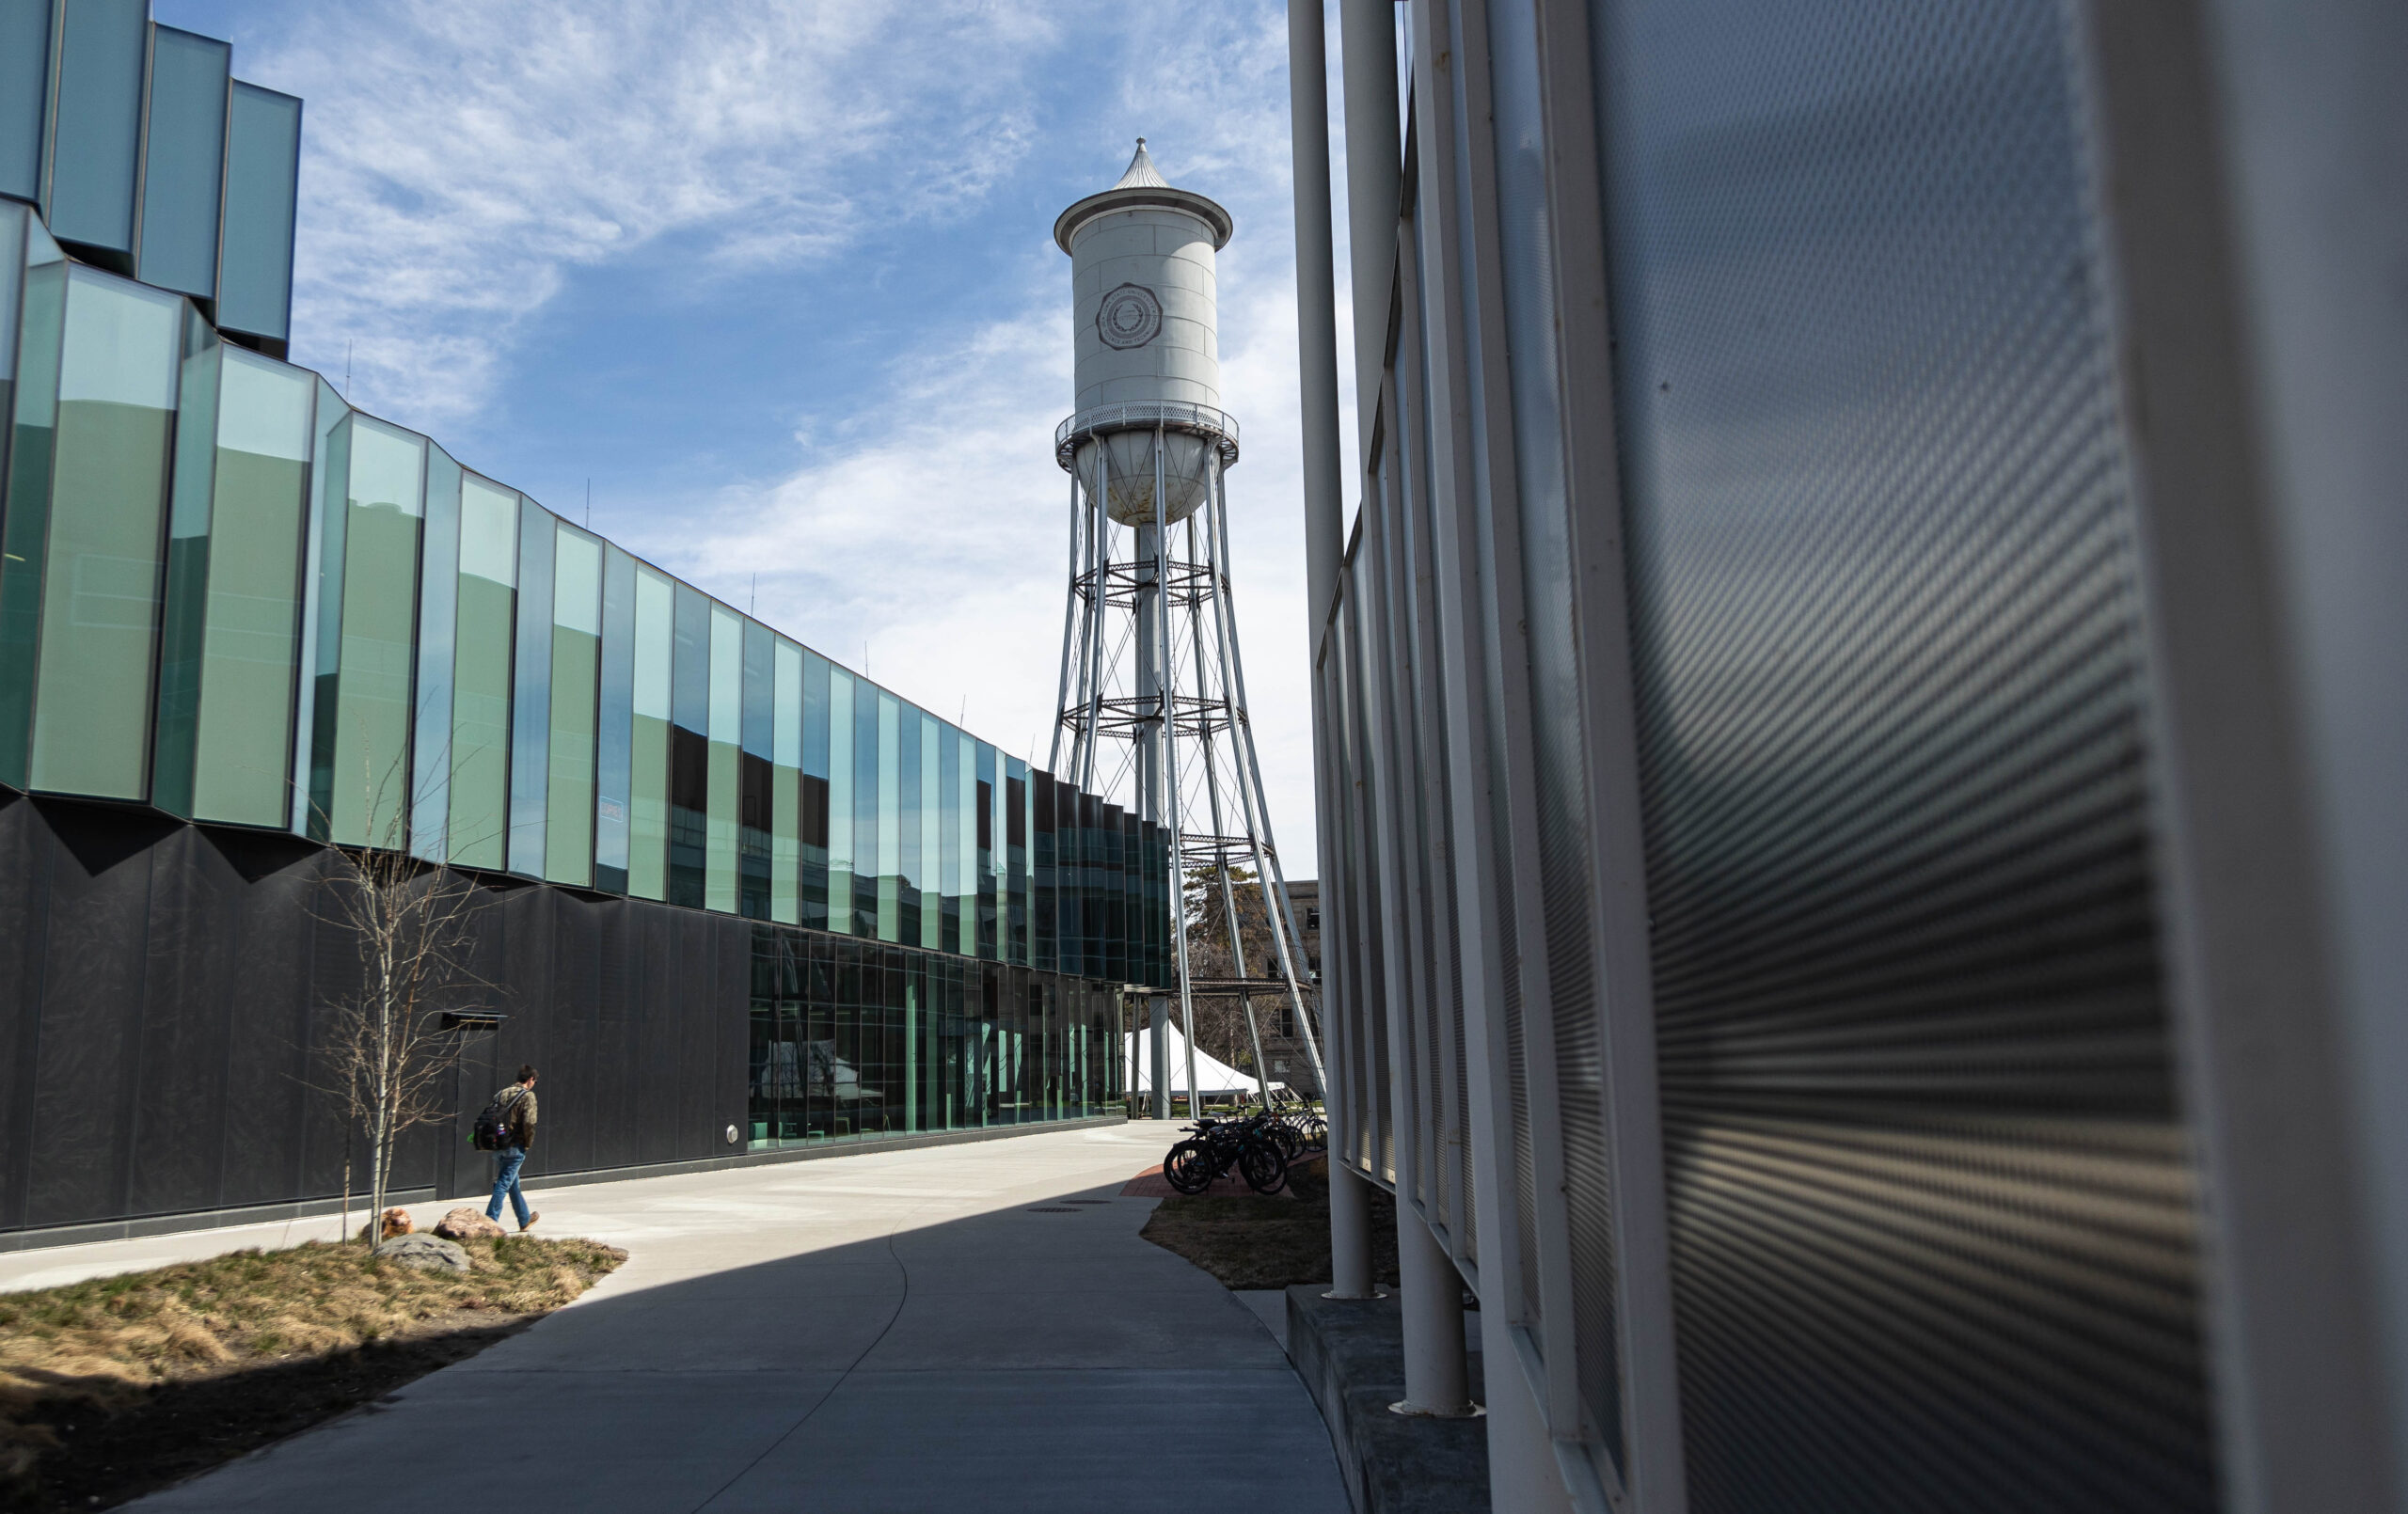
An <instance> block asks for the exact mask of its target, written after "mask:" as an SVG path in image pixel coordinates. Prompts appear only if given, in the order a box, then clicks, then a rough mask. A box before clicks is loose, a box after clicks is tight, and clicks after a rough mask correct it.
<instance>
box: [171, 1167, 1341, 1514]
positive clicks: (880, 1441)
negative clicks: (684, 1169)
mask: <svg viewBox="0 0 2408 1514" xmlns="http://www.w3.org/2000/svg"><path fill="white" fill-rule="evenodd" d="M1164 1129H1165V1128H1164V1127H1162V1126H1158V1125H1153V1124H1148V1123H1141V1124H1136V1125H1131V1126H1123V1127H1111V1128H1103V1129H1088V1130H1079V1131H1064V1132H1054V1133H1047V1134H1040V1135H1031V1136H1025V1137H1021V1138H1017V1139H1013V1140H1008V1141H999V1142H992V1143H982V1144H978V1145H965V1146H943V1147H936V1148H932V1149H926V1150H920V1151H904V1152H892V1153H872V1154H865V1155H863V1156H861V1157H857V1158H851V1159H845V1160H841V1161H820V1162H806V1163H799V1164H795V1165H791V1166H779V1167H760V1168H750V1169H742V1170H738V1171H734V1172H723V1173H713V1174H708V1175H702V1176H696V1177H668V1178H651V1179H645V1180H642V1181H640V1182H630V1183H618V1184H594V1185H590V1186H584V1187H577V1188H567V1189H558V1190H553V1191H548V1192H546V1193H543V1194H541V1195H540V1197H538V1198H537V1206H538V1207H539V1208H541V1209H542V1210H543V1214H544V1219H543V1222H542V1224H541V1225H540V1227H539V1229H540V1231H541V1233H544V1234H548V1235H554V1236H561V1235H584V1236H592V1237H594V1238H599V1239H603V1240H608V1241H610V1242H611V1243H612V1244H614V1245H620V1246H625V1247H626V1248H627V1249H628V1250H629V1252H630V1253H632V1256H631V1259H630V1260H629V1261H628V1263H627V1265H626V1266H625V1267H623V1268H621V1269H620V1270H618V1271H617V1272H616V1273H614V1274H612V1275H611V1276H610V1277H609V1278H607V1279H605V1280H604V1281H603V1282H602V1283H601V1284H600V1285H598V1286H596V1287H595V1288H594V1290H593V1291H592V1292H590V1293H588V1294H587V1295H586V1296H585V1298H583V1299H581V1300H579V1301H578V1302H577V1303H575V1304H573V1305H571V1306H570V1307H568V1308H566V1309H563V1310H562V1311H561V1312H560V1313H558V1314H556V1315H554V1316H552V1317H550V1318H548V1319H546V1320H544V1321H543V1322H542V1323H540V1324H538V1325H536V1326H535V1327H534V1328H533V1329H531V1330H530V1331H528V1332H527V1333H524V1334H522V1335H518V1336H516V1337H515V1338H513V1339H511V1340H508V1341H505V1342H503V1343H502V1344H501V1345H499V1346H497V1347H495V1348H492V1349H491V1350H488V1351H486V1352H485V1353H484V1354H483V1355H481V1356H478V1357H476V1358H474V1359H472V1360H470V1361H467V1362H464V1363H462V1364H459V1365H457V1366H454V1367H451V1368H449V1369H447V1370H445V1371H442V1372H438V1373H436V1374H434V1375H433V1376H431V1377H426V1378H421V1379H420V1380H418V1381H417V1382H414V1383H412V1384H410V1385H409V1386H408V1387H406V1388H404V1389H402V1390H401V1391H400V1392H398V1393H396V1394H394V1395H392V1396H390V1397H388V1398H387V1399H385V1400H383V1401H381V1402H380V1403H378V1404H377V1405H374V1406H372V1407H371V1408H369V1409H367V1410H363V1411H357V1412H355V1413H353V1414H350V1415H347V1416H345V1417H344V1418H341V1419H340V1420H336V1421H334V1422H333V1423H331V1424H328V1425H325V1426H322V1427H319V1428H317V1429H315V1430H311V1431H309V1432H308V1433H306V1434H303V1435H300V1436H296V1437H294V1438H293V1440H291V1441H287V1442H285V1443H282V1444H280V1445H277V1446H273V1447H270V1448H269V1449H267V1450H265V1451H262V1452H261V1453H259V1454H258V1455H255V1456H252V1457H249V1458H246V1459H244V1460H241V1461H237V1462H234V1463H232V1464H231V1465H230V1466H227V1467H224V1468H221V1469H220V1470H218V1471H217V1472H214V1473H212V1474H210V1475H207V1476H205V1477H202V1478H199V1479H198V1480H196V1481H194V1482H191V1483H187V1484H185V1485H184V1486H182V1487H181V1488H177V1489H172V1490H168V1491H166V1492H165V1493H161V1494H157V1495H155V1496H153V1497H151V1498H149V1499H146V1500H143V1501H142V1502H141V1503H139V1504H138V1505H136V1507H140V1508H144V1509H158V1510H170V1509H172V1510H201V1509H210V1510H218V1509H276V1510H282V1509H294V1510H300V1509H310V1510H315V1509H325V1508H344V1509H349V1510H356V1511H363V1514H364V1511H369V1510H378V1509H394V1510H404V1509H407V1510H412V1511H416V1510H419V1509H422V1508H424V1507H425V1506H426V1505H427V1503H428V1500H429V1499H430V1498H436V1499H439V1500H441V1501H443V1502H446V1503H451V1502H456V1501H458V1500H459V1499H461V1498H463V1497H467V1496H474V1495H478V1494H490V1495H491V1496H492V1497H494V1498H495V1499H498V1500H501V1501H503V1502H504V1503H506V1505H507V1506H510V1507H512V1508H513V1509H514V1510H520V1511H525V1514H539V1511H548V1510H562V1511H568V1510H579V1511H589V1510H644V1511H649V1510H679V1511H699V1510H703V1509H709V1510H712V1511H714V1514H737V1511H743V1510H770V1509H776V1510H795V1509H810V1510H819V1509H826V1510H836V1511H845V1514H871V1511H890V1510H891V1511H897V1514H899V1511H903V1510H917V1509H930V1510H934V1509H944V1510H981V1511H984V1510H994V1511H1010V1510H1022V1509H1025V1510H1080V1509H1093V1510H1098V1511H1105V1510H1109V1511H1112V1514H1125V1511H1134V1510H1149V1509H1163V1510H1170V1509H1180V1510H1186V1509H1192V1508H1194V1507H1196V1506H1198V1505H1200V1504H1205V1503H1209V1502H1212V1501H1216V1500H1224V1499H1235V1500H1240V1501H1242V1502H1243V1503H1244V1505H1245V1506H1247V1507H1248V1508H1249V1509H1253V1510H1291V1509H1292V1510H1313V1511H1316V1514H1340V1511H1343V1510H1344V1509H1345V1508H1346V1495H1345V1491H1344V1489H1343V1488H1342V1486H1341V1485H1340V1484H1339V1475H1338V1468H1337V1462H1336V1459H1335V1458H1334V1457H1333V1455H1332V1453H1331V1450H1330V1442H1329V1435H1328V1432H1327V1431H1326V1429H1324V1427H1323V1425H1322V1421H1321V1416H1320V1414H1319V1412H1318V1411H1316V1410H1315V1409H1314V1408H1313V1404H1312V1400H1311V1399H1310V1397H1309V1396H1307V1394H1306V1392H1305V1390H1304V1386H1303V1384H1302V1383H1301V1382H1299V1381H1298V1380H1297V1378H1296V1376H1295V1373H1294V1372H1293V1371H1292V1370H1291V1368H1290V1366H1289V1365H1288V1362H1287V1358H1286V1357H1285V1355H1284V1354H1282V1352H1281V1351H1280V1349H1279V1348H1278V1346H1277V1344H1276V1343H1275V1342H1274V1341H1273V1339H1272V1337H1271V1336H1270V1334H1269V1333H1266V1332H1265V1331H1264V1329H1263V1327H1262V1325H1261V1323H1260V1322H1259V1320H1258V1319H1257V1318H1256V1317H1255V1315H1254V1314H1253V1313H1252V1312H1251V1311H1249V1310H1248V1309H1247V1308H1245V1307H1244V1305H1243V1304H1241V1303H1240V1302H1239V1301H1237V1300H1236V1299H1235V1298H1234V1297H1233V1296H1232V1295H1230V1294H1229V1293H1228V1292H1227V1291H1226V1290H1224V1289H1223V1288H1222V1287H1221V1286H1220V1285H1218V1284H1216V1283H1214V1282H1213V1281H1212V1279H1211V1278H1210V1277H1207V1276H1206V1275H1205V1274H1204V1273H1202V1272H1200V1271H1197V1270H1196V1269H1195V1268H1193V1267H1190V1266H1189V1265H1188V1264H1187V1263H1185V1262H1183V1261H1181V1260H1180V1259H1179V1258H1178V1257H1176V1256H1173V1255H1171V1254H1169V1253H1168V1252H1165V1251H1163V1250H1161V1249H1160V1248H1158V1247H1155V1246H1153V1245H1150V1244H1149V1243H1147V1242H1145V1241H1142V1240H1140V1239H1138V1238H1137V1231H1138V1228H1139V1227H1140V1226H1141V1225H1142V1224H1143V1223H1144V1222H1145V1217H1146V1215H1147V1213H1148V1212H1149V1211H1150V1210H1151V1208H1152V1207H1153V1205H1154V1202H1155V1201H1153V1200H1151V1199H1124V1198H1121V1197H1119V1196H1118V1195H1119V1191H1120V1186H1121V1184H1122V1183H1124V1182H1125V1181H1127V1180H1128V1178H1129V1177H1130V1175H1132V1174H1133V1173H1135V1172H1137V1171H1138V1170H1140V1169H1141V1168H1143V1167H1144V1166H1146V1165H1147V1164H1148V1163H1149V1162H1151V1161H1153V1160H1156V1159H1159V1157H1160V1155H1161V1153H1160V1150H1159V1149H1158V1148H1159V1147H1160V1146H1161V1144H1162V1137H1163V1132H1164ZM1071 1200H1077V1201H1081V1202H1075V1203H1073V1202H1069V1201H1071ZM424 1207H425V1208H426V1209H427V1211H428V1212H427V1213H426V1214H423V1215H421V1216H420V1220H421V1222H425V1221H427V1220H430V1219H432V1218H434V1216H435V1215H436V1213H439V1211H440V1210H441V1209H442V1208H445V1207H448V1206H443V1205H436V1206H424ZM127 1244H132V1243H127Z"/></svg>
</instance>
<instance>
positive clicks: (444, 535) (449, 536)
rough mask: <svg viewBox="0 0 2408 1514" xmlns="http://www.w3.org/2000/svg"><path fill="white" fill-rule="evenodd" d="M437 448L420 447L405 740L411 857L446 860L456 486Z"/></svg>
mask: <svg viewBox="0 0 2408 1514" xmlns="http://www.w3.org/2000/svg"><path fill="white" fill-rule="evenodd" d="M464 477H465V475H464V473H463V471H462V469H461V467H460V465H459V464H458V463H455V462H453V461H452V457H451V455H450V454H448V453H447V452H445V451H444V450H443V449H442V448H440V447H436V446H432V445H430V446H429V447H428V448H427V449H426V528H425V529H426V536H425V554H426V567H425V571H423V572H421V573H420V575H419V588H418V702H417V706H416V710H415V713H414V714H413V715H412V716H411V720H412V721H413V723H414V726H415V733H414V734H413V735H412V736H411V737H410V855H411V856H413V857H422V858H424V859H426V860H428V861H432V862H442V861H449V860H451V857H452V840H451V837H452V665H453V663H454V662H455V661H457V660H458V656H459V630H460V575H459V574H458V572H456V571H455V569H456V566H457V564H458V563H459V560H460V485H461V482H462V481H463V479H464Z"/></svg>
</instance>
